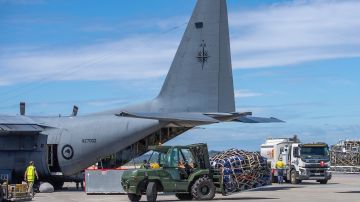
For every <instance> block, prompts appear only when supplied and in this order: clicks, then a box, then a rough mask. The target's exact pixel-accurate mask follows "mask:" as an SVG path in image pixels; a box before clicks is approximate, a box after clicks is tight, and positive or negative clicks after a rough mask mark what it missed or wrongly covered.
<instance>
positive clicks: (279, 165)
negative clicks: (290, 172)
mask: <svg viewBox="0 0 360 202" xmlns="http://www.w3.org/2000/svg"><path fill="white" fill-rule="evenodd" d="M285 166H286V165H285V163H284V162H283V161H282V159H279V160H278V161H277V162H276V165H275V168H276V171H277V175H278V176H277V177H278V183H279V184H282V183H283V181H284V169H285Z"/></svg>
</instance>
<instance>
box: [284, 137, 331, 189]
mask: <svg viewBox="0 0 360 202" xmlns="http://www.w3.org/2000/svg"><path fill="white" fill-rule="evenodd" d="M289 156H290V162H289V169H288V170H289V172H287V178H288V179H290V180H291V183H293V184H297V183H300V182H301V181H302V180H316V181H318V182H320V183H321V184H326V183H327V182H328V180H330V179H331V173H330V152H329V146H328V145H327V144H325V143H311V144H293V145H292V146H291V152H290V154H289Z"/></svg>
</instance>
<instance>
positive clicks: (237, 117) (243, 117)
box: [117, 112, 284, 125]
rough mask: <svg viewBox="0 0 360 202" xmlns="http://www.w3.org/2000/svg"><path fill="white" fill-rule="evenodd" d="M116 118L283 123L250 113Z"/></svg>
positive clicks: (187, 121)
mask: <svg viewBox="0 0 360 202" xmlns="http://www.w3.org/2000/svg"><path fill="white" fill-rule="evenodd" d="M117 115H118V116H124V117H133V118H143V119H154V120H159V121H164V122H171V123H187V124H191V123H192V124H194V125H197V124H212V123H220V122H226V121H236V122H243V123H280V122H284V121H282V120H280V119H277V118H273V117H271V118H262V117H254V116H252V113H251V112H242V113H238V112H234V113H192V112H178V113H141V112H139V113H138V112H121V113H120V114H117Z"/></svg>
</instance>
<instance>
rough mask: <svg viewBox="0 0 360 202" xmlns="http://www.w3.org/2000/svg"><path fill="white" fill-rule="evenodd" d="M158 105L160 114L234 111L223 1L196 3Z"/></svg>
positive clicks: (226, 16) (228, 41)
mask: <svg viewBox="0 0 360 202" xmlns="http://www.w3.org/2000/svg"><path fill="white" fill-rule="evenodd" d="M158 101H160V102H161V104H162V107H161V111H172V112H174V111H187V112H234V111H235V101H234V87H233V77H232V67H231V55H230V39H229V25H228V15H227V7H226V0H198V2H197V4H196V7H195V10H194V12H193V14H192V17H191V19H190V22H189V24H188V26H187V28H186V31H185V34H184V36H183V38H182V41H181V44H180V46H179V48H178V51H177V53H176V55H175V58H174V61H173V63H172V65H171V68H170V71H169V73H168V75H167V77H166V80H165V83H164V85H163V87H162V90H161V92H160V94H159V96H158Z"/></svg>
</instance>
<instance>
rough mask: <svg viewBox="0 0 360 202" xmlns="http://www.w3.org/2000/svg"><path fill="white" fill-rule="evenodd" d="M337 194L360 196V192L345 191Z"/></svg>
mask: <svg viewBox="0 0 360 202" xmlns="http://www.w3.org/2000/svg"><path fill="white" fill-rule="evenodd" d="M335 193H337V194H360V191H344V192H335Z"/></svg>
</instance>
